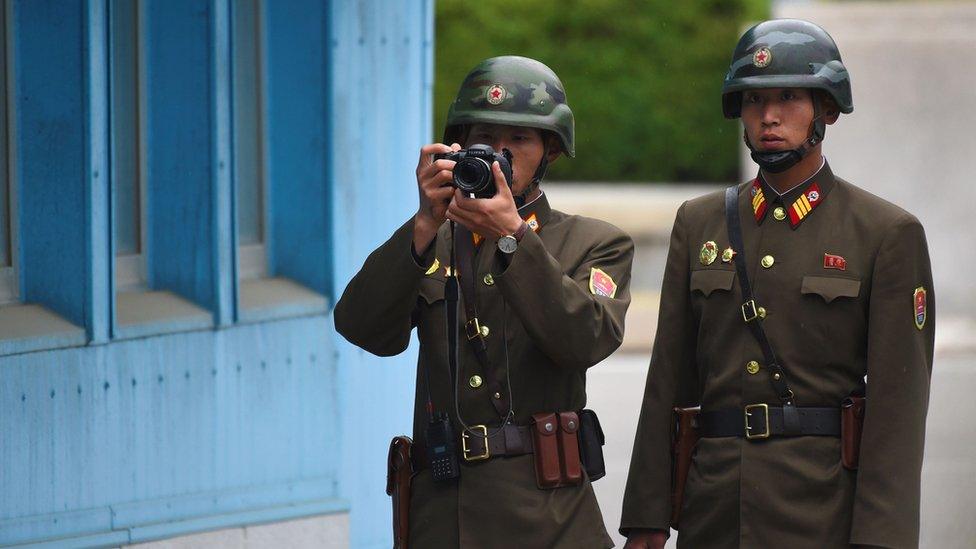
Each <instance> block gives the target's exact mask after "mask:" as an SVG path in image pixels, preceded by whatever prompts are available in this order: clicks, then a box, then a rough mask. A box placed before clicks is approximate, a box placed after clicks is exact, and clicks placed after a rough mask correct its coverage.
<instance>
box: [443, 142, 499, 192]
mask: <svg viewBox="0 0 976 549" xmlns="http://www.w3.org/2000/svg"><path fill="white" fill-rule="evenodd" d="M441 158H444V159H447V160H453V161H454V162H457V164H455V165H454V186H455V187H457V188H458V189H461V192H463V193H464V194H466V195H468V196H471V197H473V198H491V197H493V196H495V193H496V192H498V189H496V188H495V177H494V175H492V173H491V164H492V162H494V161H496V160H497V161H498V165H499V166H500V167H501V169H502V174H504V175H505V181H506V182H507V183H508V188H509V189H511V188H512V153H511V152H510V151H509V150H508V149H502V152H501V154H499V153H496V152H495V149H492V148H491V147H490V146H488V145H471V146H470V147H468V148H467V149H462V150H460V151H455V152H452V153H439V154H435V155H434V160H440V159H441Z"/></svg>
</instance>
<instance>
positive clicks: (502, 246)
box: [498, 235, 518, 254]
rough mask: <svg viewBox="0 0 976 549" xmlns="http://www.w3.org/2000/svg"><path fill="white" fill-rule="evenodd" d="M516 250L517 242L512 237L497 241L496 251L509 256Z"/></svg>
mask: <svg viewBox="0 0 976 549" xmlns="http://www.w3.org/2000/svg"><path fill="white" fill-rule="evenodd" d="M516 248H518V240H515V237H514V236H511V235H509V236H503V237H501V238H499V239H498V249H499V250H501V251H503V252H505V253H507V254H510V253H514V252H515V250H516Z"/></svg>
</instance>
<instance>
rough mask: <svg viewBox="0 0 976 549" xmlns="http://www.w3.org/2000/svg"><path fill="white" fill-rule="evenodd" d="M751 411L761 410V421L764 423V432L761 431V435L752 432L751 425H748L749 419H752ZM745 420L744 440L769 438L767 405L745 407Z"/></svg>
mask: <svg viewBox="0 0 976 549" xmlns="http://www.w3.org/2000/svg"><path fill="white" fill-rule="evenodd" d="M753 410H762V414H763V421H764V423H765V430H763V432H761V433H753V432H752V425H750V423H749V418H751V417H752V411H753ZM745 420H746V438H747V439H748V440H756V439H763V438H769V405H768V404H750V405H748V406H746V410H745Z"/></svg>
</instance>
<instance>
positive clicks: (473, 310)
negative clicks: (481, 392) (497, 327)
mask: <svg viewBox="0 0 976 549" xmlns="http://www.w3.org/2000/svg"><path fill="white" fill-rule="evenodd" d="M454 248H455V250H456V253H457V262H458V265H457V267H458V268H457V271H456V272H455V273H452V274H455V275H456V277H457V279H459V280H460V283H461V295H462V298H463V299H462V302H463V303H464V314H465V317H466V321H465V323H464V330H463V331H462V333H463V335H462V337H464V338H465V339H467V340H468V343H470V344H471V348H472V349H473V350H474V354H475V356H476V357H478V362H479V363H480V364H481V368H482V370H483V371H484V373H485V381H486V386H487V389H488V392H489V394H490V395H492V397H491V404H492V405H493V406H494V407H495V412H497V413H498V416H499V417H507V416H508V412H509V410H510V406H509V401H508V400H509V399H508V390H507V389H506V388H504V384H503V376H504V372H502V371H501V369H500V368H493V367H492V365H491V363H490V361H489V360H488V346H487V344H486V343H485V337H484V336H483V335H482V334H481V324H480V323H479V321H478V309H477V295H476V293H475V281H474V276H475V273H476V272H477V269H476V266H475V258H474V237H473V236H472V234H471V231H469V230H468V229H467V228H465V227H464V226H462V225H457V227H456V229H455V232H454ZM445 291H446V290H445ZM448 305H450V304H448ZM455 310H456V309H455ZM451 326H454V325H453V324H452V325H451ZM449 331H451V332H453V330H449ZM456 344H457V343H455V345H456ZM453 369H454V371H457V365H456V364H455V365H454V368H453ZM494 395H498V398H495V397H494Z"/></svg>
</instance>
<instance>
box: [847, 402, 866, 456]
mask: <svg viewBox="0 0 976 549" xmlns="http://www.w3.org/2000/svg"><path fill="white" fill-rule="evenodd" d="M866 401H867V399H865V398H864V397H862V396H849V397H847V398H845V399H844V401H843V402H841V405H840V463H841V465H843V466H844V468H845V469H848V470H851V471H856V470H857V466H858V460H859V456H860V454H861V431H862V430H863V429H864V405H865V403H866Z"/></svg>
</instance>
